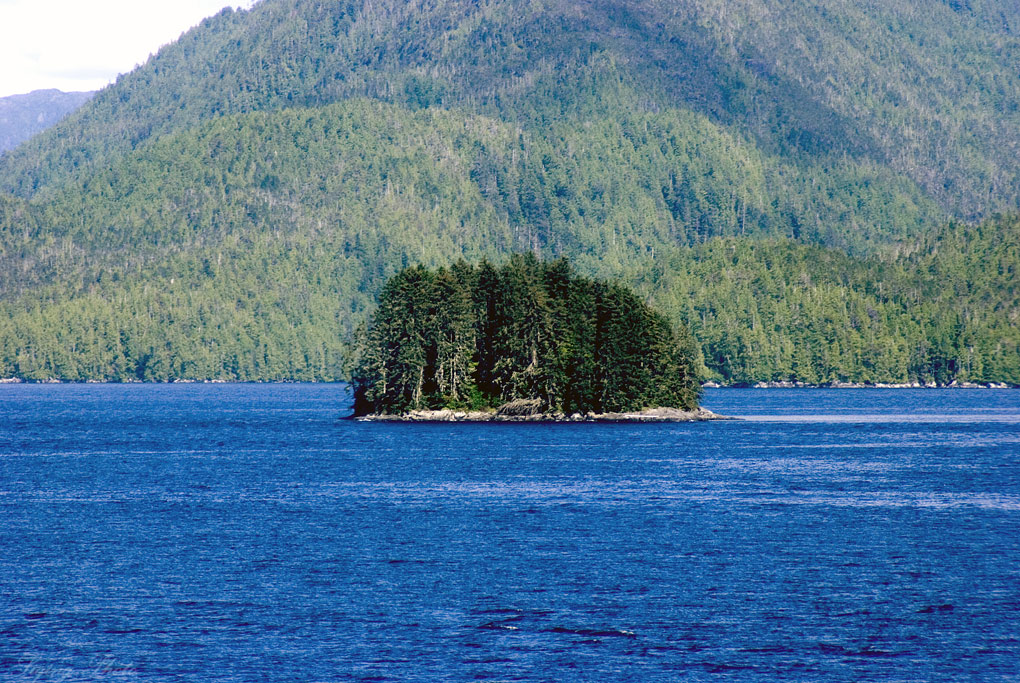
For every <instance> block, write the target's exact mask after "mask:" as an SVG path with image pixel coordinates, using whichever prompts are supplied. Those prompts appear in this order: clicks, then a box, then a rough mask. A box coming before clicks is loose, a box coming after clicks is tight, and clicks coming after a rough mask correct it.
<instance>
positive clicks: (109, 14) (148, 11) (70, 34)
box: [0, 0, 252, 97]
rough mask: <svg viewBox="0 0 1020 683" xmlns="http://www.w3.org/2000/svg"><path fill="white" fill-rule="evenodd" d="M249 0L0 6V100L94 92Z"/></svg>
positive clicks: (31, 0) (50, 1) (49, 0)
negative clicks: (35, 93)
mask: <svg viewBox="0 0 1020 683" xmlns="http://www.w3.org/2000/svg"><path fill="white" fill-rule="evenodd" d="M251 4H252V2H251V0H166V1H162V2H153V1H151V0H93V1H92V2H82V1H81V0H0V97H2V96H5V95H13V94H17V93H24V92H29V91H31V90H39V89H43V88H58V89H60V90H66V91H72V90H97V89H99V88H101V87H103V86H104V85H106V84H108V83H110V82H112V81H113V80H114V79H115V78H116V77H117V75H118V74H121V73H126V72H128V71H130V70H132V69H133V68H134V67H135V66H136V65H138V64H142V63H144V62H145V60H146V59H148V58H149V55H150V54H153V53H155V52H156V51H157V50H158V49H159V48H160V47H161V46H163V45H165V44H167V43H170V42H172V41H174V40H176V39H177V38H178V37H179V36H180V35H181V33H183V32H184V31H186V30H187V29H189V28H191V27H192V26H194V25H195V24H197V23H198V22H200V21H201V20H202V19H203V18H204V17H207V16H211V15H213V14H216V13H217V12H218V11H219V10H221V9H222V8H223V7H226V6H233V7H250V6H251Z"/></svg>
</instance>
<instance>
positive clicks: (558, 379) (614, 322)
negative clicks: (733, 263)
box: [353, 254, 700, 414]
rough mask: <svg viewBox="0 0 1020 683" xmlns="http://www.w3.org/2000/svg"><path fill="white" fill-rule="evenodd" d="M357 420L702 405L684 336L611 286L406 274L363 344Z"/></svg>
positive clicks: (388, 294) (485, 270)
mask: <svg viewBox="0 0 1020 683" xmlns="http://www.w3.org/2000/svg"><path fill="white" fill-rule="evenodd" d="M358 354H359V355H358V362H357V366H356V370H355V373H354V377H353V383H354V396H355V407H354V410H355V413H356V414H369V413H398V414H399V413H405V412H408V411H410V410H417V409H434V408H473V409H478V408H484V407H489V408H492V407H496V406H499V405H502V404H506V403H510V402H512V401H515V400H518V399H524V400H535V401H537V402H538V405H539V406H540V408H541V410H542V411H544V412H555V411H562V412H566V413H574V412H580V413H587V412H595V413H603V412H618V411H629V410H640V409H643V408H649V407H677V408H684V409H693V408H695V407H697V403H698V394H699V391H700V385H699V378H698V372H697V367H696V365H695V357H696V352H695V348H694V344H693V341H692V339H691V338H690V336H689V334H688V333H687V332H686V329H684V328H683V327H682V326H681V327H679V328H678V330H674V327H673V325H672V324H671V323H670V322H669V321H668V320H667V319H666V318H665V317H663V316H662V315H660V314H659V313H657V312H655V311H654V310H652V309H651V308H649V306H648V305H647V304H645V303H644V302H642V301H641V300H640V299H639V298H638V297H637V296H636V295H635V294H634V293H633V292H631V291H630V290H628V289H626V288H624V287H621V286H619V285H615V284H609V283H605V282H601V281H597V280H590V279H587V278H582V277H579V276H577V275H576V274H574V272H573V271H572V269H571V267H570V265H569V264H568V262H567V261H566V260H564V259H560V260H557V261H554V262H551V263H543V262H541V261H539V260H537V259H536V258H535V257H534V256H533V255H531V254H527V255H523V256H521V255H515V256H512V257H511V258H510V259H509V260H508V261H507V262H506V263H505V264H504V265H502V266H500V267H495V266H492V265H491V264H489V263H488V262H485V261H483V262H482V263H481V264H480V265H479V266H477V267H476V266H471V265H468V264H467V263H466V262H464V261H459V262H457V263H456V264H454V265H453V266H451V267H450V268H439V269H437V270H434V271H433V270H429V269H426V268H423V267H421V266H416V267H412V268H408V269H405V270H403V271H401V272H399V273H397V274H396V275H395V276H393V277H392V278H390V279H389V280H388V281H387V283H386V284H385V286H384V287H383V289H382V292H381V294H380V297H379V308H378V309H377V310H376V312H375V314H374V315H373V316H372V320H371V324H370V325H369V327H368V329H367V331H365V332H364V333H363V337H362V340H361V342H360V344H359V350H358Z"/></svg>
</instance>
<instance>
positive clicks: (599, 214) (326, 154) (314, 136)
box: [0, 0, 1020, 382]
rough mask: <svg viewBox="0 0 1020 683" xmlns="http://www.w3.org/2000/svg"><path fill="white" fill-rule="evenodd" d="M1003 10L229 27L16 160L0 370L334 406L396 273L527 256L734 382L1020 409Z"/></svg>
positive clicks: (508, 15) (212, 24)
mask: <svg viewBox="0 0 1020 683" xmlns="http://www.w3.org/2000/svg"><path fill="white" fill-rule="evenodd" d="M1001 5H1002V6H1001V7H1000V6H995V5H994V4H993V3H979V2H977V0H973V1H972V2H970V3H969V4H968V3H960V2H955V0H954V2H952V3H948V4H941V3H927V2H926V3H922V2H920V1H919V0H904V1H903V2H897V3H888V4H880V3H867V4H864V5H859V6H851V5H848V4H847V3H842V2H836V1H835V0H831V1H830V0H823V1H822V2H811V3H808V2H806V1H802V0H794V1H792V2H782V3H779V2H767V1H765V0H689V1H687V2H673V1H670V2H666V1H665V0H663V1H661V2H660V1H657V0H646V1H643V2H620V1H614V2H610V1H607V0H594V1H592V2H582V3H578V2H566V1H554V0H544V1H542V0H538V1H534V2H523V0H498V1H496V0H490V1H488V2H485V1H482V2H477V1H471V2H468V1H466V0H465V1H463V2H462V1H458V0H451V1H432V2H428V1H421V2H406V1H405V0H373V1H372V2H368V1H365V2H335V3H334V2H324V1H323V0H263V1H262V2H260V3H258V4H257V5H255V6H254V7H253V8H252V9H251V10H249V11H233V10H229V9H227V10H224V11H223V12H221V13H220V14H218V15H216V16H215V17H212V18H209V19H207V20H206V21H204V22H203V23H202V24H201V25H200V26H198V27H197V28H195V29H194V30H192V31H190V32H188V33H187V34H185V35H184V36H182V38H181V39H180V40H179V41H177V42H176V43H174V44H172V45H169V46H166V47H165V48H163V49H162V50H161V51H160V52H159V54H158V55H156V56H155V57H154V58H152V59H151V60H150V61H149V62H148V63H147V64H145V65H143V66H142V67H140V68H139V69H137V70H135V71H134V72H132V73H130V74H126V75H124V76H122V77H121V78H120V79H119V80H118V82H117V83H116V84H115V85H113V86H111V87H109V88H107V89H105V90H103V91H101V92H100V93H98V94H97V95H96V96H95V97H94V98H93V99H92V100H90V101H89V102H88V103H87V104H86V105H85V106H83V107H82V108H81V109H79V110H78V111H77V112H75V113H74V114H72V115H71V116H70V117H68V118H67V119H65V120H64V121H63V122H61V123H60V124H58V125H57V126H55V127H54V128H52V129H50V130H49V131H47V132H45V133H43V134H41V135H39V136H36V137H35V138H33V139H32V140H31V141H29V142H28V143H26V144H24V145H22V146H21V147H19V148H18V149H16V150H13V151H11V152H9V153H7V154H5V155H3V156H2V157H0V193H3V194H0V293H2V294H0V375H17V376H22V377H26V378H40V379H41V378H45V377H50V376H56V377H64V378H69V379H85V378H116V379H130V378H141V379H173V378H182V377H193V378H207V377H224V378H234V379H260V378H261V379H281V378H294V379H312V378H320V379H330V378H336V377H339V376H342V375H343V374H344V368H343V363H344V358H345V345H346V342H345V340H346V339H347V338H349V335H350V333H351V331H352V330H353V328H354V327H355V326H356V325H357V324H358V323H359V322H361V321H362V320H364V319H365V316H366V314H367V313H368V312H369V311H370V310H372V309H373V308H374V305H375V297H376V295H377V292H378V291H379V288H380V287H381V286H382V283H383V282H384V281H385V279H386V278H387V277H388V276H390V275H392V274H393V273H395V272H397V271H398V270H400V269H402V268H404V267H405V266H408V265H412V264H415V263H422V264H425V265H429V266H436V265H441V264H449V263H452V262H454V261H455V260H456V259H458V258H461V257H467V258H469V259H472V260H474V259H476V258H479V257H482V256H486V257H489V258H490V259H492V260H493V261H494V262H501V260H502V259H504V258H505V257H506V255H507V254H509V253H512V252H519V251H532V252H536V253H539V254H543V255H546V256H559V255H569V256H571V257H573V260H574V262H575V263H576V264H577V267H578V269H579V270H580V271H581V272H582V273H583V274H585V275H588V276H597V277H603V278H610V279H616V280H619V281H621V282H626V283H629V284H633V285H635V286H637V287H638V289H639V290H640V291H641V292H642V293H643V294H644V295H645V296H648V297H649V298H650V299H651V300H654V301H655V302H657V303H658V304H659V305H660V306H663V307H664V308H665V309H666V310H668V311H669V312H670V313H671V314H672V315H673V316H675V317H676V318H677V319H679V318H681V317H687V318H688V319H689V321H690V324H691V327H692V329H693V331H694V333H695V335H696V336H697V337H698V338H699V339H700V340H701V341H702V342H703V345H704V346H703V354H704V361H705V364H706V366H707V368H708V369H709V371H710V373H714V374H715V375H718V376H719V377H722V378H725V379H728V380H731V381H750V380H757V379H778V378H794V377H795V378H802V379H805V380H811V381H827V380H832V379H871V380H873V381H897V380H906V379H908V378H920V379H933V380H938V381H949V380H951V379H954V378H959V379H985V380H1006V381H1011V382H1020V370H1018V369H1017V367H1016V360H1015V357H1016V353H1015V352H1016V351H1017V348H1018V333H1017V332H1016V328H1017V325H1016V322H1017V320H1016V318H1017V314H1018V304H1017V297H1016V285H1015V278H1016V273H1015V269H1016V268H1015V266H1016V263H1017V253H1016V251H1015V247H1012V246H1010V245H1014V244H1016V243H1017V239H1018V234H1017V233H1018V230H1017V225H1018V222H1017V220H1016V219H1013V218H1009V217H1005V218H993V219H990V220H986V221H985V222H983V223H981V224H980V225H978V224H977V223H972V222H971V221H976V220H977V219H980V218H982V217H985V216H988V215H992V214H995V213H996V212H999V211H1004V210H1005V211H1009V210H1016V209H1017V208H1018V207H1020V154H1018V153H1017V152H1018V151H1020V149H1018V143H1020V107H1018V103H1020V74H1018V72H1017V71H1016V69H1015V65H1016V64H1018V63H1020V37H1018V32H1020V7H1015V6H1011V5H1008V3H1001ZM1011 354H1012V355H1011Z"/></svg>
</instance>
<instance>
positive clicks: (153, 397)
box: [0, 385, 1020, 682]
mask: <svg viewBox="0 0 1020 683" xmlns="http://www.w3.org/2000/svg"><path fill="white" fill-rule="evenodd" d="M704 404H705V405H706V406H707V407H709V408H711V409H713V410H715V411H716V412H720V413H725V414H728V415H735V416H741V417H744V418H745V419H744V420H742V421H733V422H713V423H698V424H666V425H663V424H658V425H656V424H634V425H626V424H624V425H621V424H605V425H598V424H552V425H537V424H530V425H529V424H457V425H443V424H377V423H376V424H372V423H369V424H364V423H356V422H351V421H345V420H342V419H341V417H342V416H343V415H344V414H346V412H348V406H349V399H348V398H347V396H346V393H345V388H344V387H343V386H342V385H145V386H143V385H2V386H0V681H195V682H198V681H203V682H205V681H638V682H644V681H715V680H727V681H729V680H734V681H1014V682H1015V681H1020V391H1015V390H964V389H959V390H948V389H947V390H889V389H887V390H882V389H871V390H869V389H841V390H824V389H789V390H786V389H767V390H754V389H748V390H739V389H717V390H710V391H708V392H707V394H706V396H705V400H704Z"/></svg>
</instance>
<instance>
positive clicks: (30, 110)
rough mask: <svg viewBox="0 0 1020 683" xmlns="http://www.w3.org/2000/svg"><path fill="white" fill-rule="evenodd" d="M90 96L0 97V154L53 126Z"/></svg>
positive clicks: (42, 93) (56, 93)
mask: <svg viewBox="0 0 1020 683" xmlns="http://www.w3.org/2000/svg"><path fill="white" fill-rule="evenodd" d="M92 95H93V93H91V92H62V91H60V90H53V89H51V90H33V91H32V92H30V93H27V94H24V95H9V96H7V97H0V153H2V152H5V151H7V150H9V149H14V148H15V147H17V146H18V145H20V144H21V143H22V142H24V141H25V140H28V139H29V138H30V137H32V136H33V135H35V134H36V133H39V132H41V131H44V130H46V129H47V128H49V127H50V126H52V125H54V124H56V123H57V122H59V121H60V120H61V119H63V118H64V117H65V116H67V115H68V114H70V113H71V112H72V111H74V110H75V109H77V108H78V107H80V106H81V105H83V104H84V103H85V102H87V101H88V99H89V98H90V97H92Z"/></svg>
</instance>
